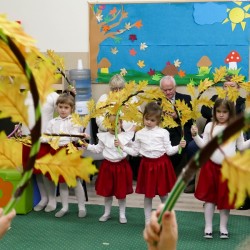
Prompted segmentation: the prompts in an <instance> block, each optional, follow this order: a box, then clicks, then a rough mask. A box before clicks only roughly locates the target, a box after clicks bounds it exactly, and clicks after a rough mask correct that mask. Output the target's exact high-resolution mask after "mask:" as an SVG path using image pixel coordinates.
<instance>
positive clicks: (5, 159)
mask: <svg viewBox="0 0 250 250" xmlns="http://www.w3.org/2000/svg"><path fill="white" fill-rule="evenodd" d="M17 152H18V154H17ZM20 152H22V144H21V143H18V142H16V141H15V140H12V139H8V138H7V137H6V135H5V134H4V133H3V132H1V133H0V169H10V168H11V169H18V168H22V154H21V153H20Z"/></svg>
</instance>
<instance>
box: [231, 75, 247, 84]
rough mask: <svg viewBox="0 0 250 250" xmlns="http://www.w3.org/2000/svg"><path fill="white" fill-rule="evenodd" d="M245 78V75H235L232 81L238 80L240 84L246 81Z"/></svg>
mask: <svg viewBox="0 0 250 250" xmlns="http://www.w3.org/2000/svg"><path fill="white" fill-rule="evenodd" d="M244 79H245V76H243V75H233V77H232V79H231V82H237V83H238V84H239V83H242V82H244Z"/></svg>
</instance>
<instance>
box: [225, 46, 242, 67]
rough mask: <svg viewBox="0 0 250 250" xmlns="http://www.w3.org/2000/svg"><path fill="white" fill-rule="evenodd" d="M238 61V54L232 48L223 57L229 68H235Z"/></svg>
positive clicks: (239, 58) (239, 59)
mask: <svg viewBox="0 0 250 250" xmlns="http://www.w3.org/2000/svg"><path fill="white" fill-rule="evenodd" d="M240 61H241V57H240V54H239V53H238V52H237V51H235V50H232V51H231V52H230V53H229V54H228V55H227V57H226V59H225V63H228V68H229V69H237V63H238V62H240Z"/></svg>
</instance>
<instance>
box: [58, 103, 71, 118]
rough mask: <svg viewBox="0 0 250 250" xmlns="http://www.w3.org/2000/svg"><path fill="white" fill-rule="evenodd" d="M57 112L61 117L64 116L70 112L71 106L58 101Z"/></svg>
mask: <svg viewBox="0 0 250 250" xmlns="http://www.w3.org/2000/svg"><path fill="white" fill-rule="evenodd" d="M57 112H58V114H59V116H60V117H61V118H66V117H67V116H69V115H70V114H71V113H72V108H71V106H70V105H69V104H66V103H58V105H57Z"/></svg>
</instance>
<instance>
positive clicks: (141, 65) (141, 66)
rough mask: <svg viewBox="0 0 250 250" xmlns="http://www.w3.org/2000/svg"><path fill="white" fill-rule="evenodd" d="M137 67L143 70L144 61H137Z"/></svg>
mask: <svg viewBox="0 0 250 250" xmlns="http://www.w3.org/2000/svg"><path fill="white" fill-rule="evenodd" d="M137 65H138V66H139V67H140V68H144V67H145V64H144V61H143V60H139V61H138V62H137Z"/></svg>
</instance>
